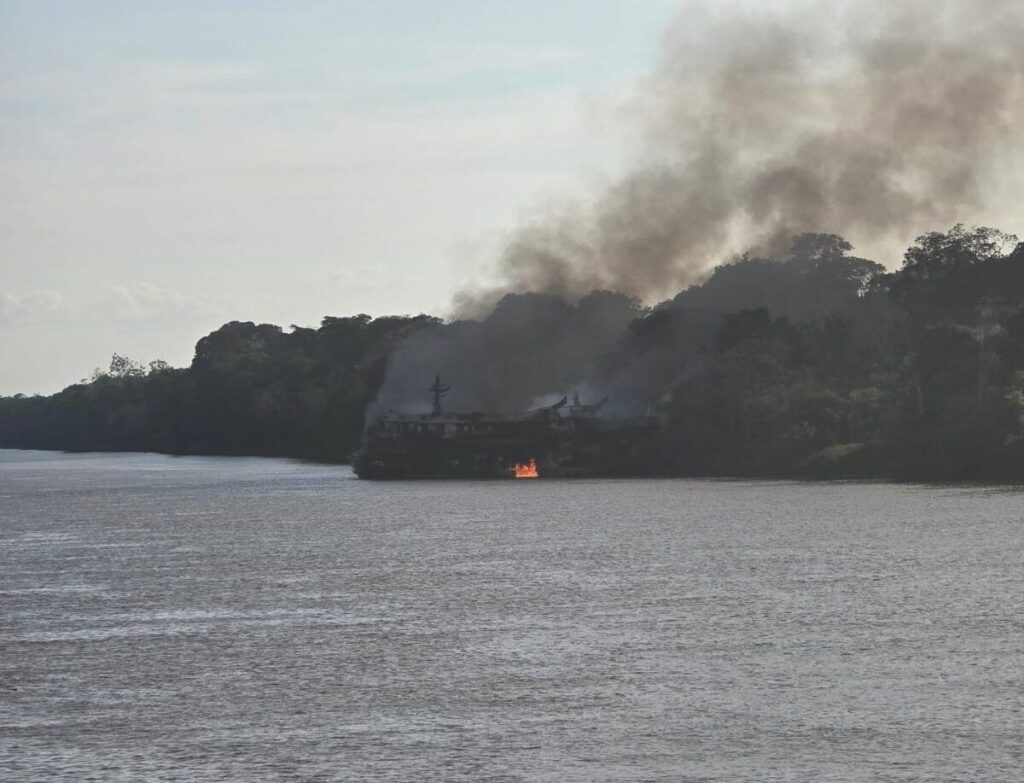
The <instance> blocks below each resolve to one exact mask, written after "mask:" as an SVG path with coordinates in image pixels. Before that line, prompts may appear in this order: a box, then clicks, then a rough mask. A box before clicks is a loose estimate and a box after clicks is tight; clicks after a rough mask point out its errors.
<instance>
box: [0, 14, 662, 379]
mask: <svg viewBox="0 0 1024 783" xmlns="http://www.w3.org/2000/svg"><path fill="white" fill-rule="evenodd" d="M676 5H677V4H676V3H674V2H671V0H666V1H665V2H659V1H658V0H647V1H646V2H641V1H638V0H602V2H600V3H595V2H590V1H588V0H560V2H557V3H553V2H550V0H516V1H515V2H479V1H478V0H436V1H431V2H426V1H424V0H374V1H373V2H366V0H359V1H355V0H352V1H349V2H344V1H339V0H330V1H328V0H323V1H322V2H320V1H318V0H301V1H297V0H291V1H290V2H287V3H285V2H269V1H266V2H263V1H261V0H246V2H240V1H239V2H229V1H228V0H224V1H223V2H200V1H198V0H164V1H163V2H144V1H143V0H130V1H129V0H125V1H124V2H115V1H113V0H103V1H99V0H68V1H67V2H56V1H54V0H25V1H23V2H12V1H10V0H0V80H2V81H0V113H2V122H0V327H2V332H0V394H10V393H14V392H27V393H33V392H52V391H55V390H58V389H60V388H62V387H63V386H65V385H67V384H69V383H72V382H74V381H77V380H78V379H79V378H82V377H84V376H86V375H88V374H89V373H90V371H91V370H92V368H94V367H96V366H106V364H107V363H108V362H109V359H110V355H111V353H113V352H115V351H117V352H119V353H127V354H128V355H130V356H132V357H133V358H136V359H139V360H145V361H148V360H150V359H155V358H162V359H166V360H168V361H170V362H171V363H173V364H186V363H188V361H189V360H190V359H191V355H192V349H193V346H194V343H195V341H196V340H197V339H198V338H199V337H201V336H202V335H204V334H206V333H207V332H209V331H211V330H212V329H214V328H216V327H217V326H219V325H220V324H222V323H224V322H225V321H228V320H235V319H237V320H255V321H270V322H274V323H279V324H282V325H285V326H287V325H288V324H291V323H297V324H302V325H314V324H316V323H317V322H318V321H319V320H320V318H321V317H322V316H324V315H346V314H352V313H357V312H368V313H371V314H383V313H416V312H420V311H430V312H443V311H444V310H445V308H446V307H447V305H448V303H449V299H450V296H451V294H452V292H453V290H455V289H456V288H457V287H458V286H459V285H460V284H462V283H463V282H464V281H465V280H466V279H467V278H480V277H481V276H485V275H486V273H487V272H488V271H489V270H490V269H491V264H492V262H493V258H494V255H495V250H496V248H497V247H498V246H499V245H500V241H501V237H502V235H503V233H504V232H506V231H507V230H509V229H511V228H512V227H513V226H514V225H515V223H516V222H517V219H518V218H519V217H520V216H521V215H522V213H523V212H524V211H528V210H529V209H530V208H531V207H532V206H535V205H536V204H537V203H538V202H539V201H541V200H543V199H544V198H546V197H550V196H551V195H552V194H556V193H560V192H562V190H563V189H571V188H572V187H577V186H578V185H579V183H580V182H581V181H584V182H585V181H586V180H587V178H588V177H597V176H599V175H600V174H601V173H602V172H605V171H607V170H608V169H609V168H614V166H615V165H616V154H617V153H616V150H617V149H618V148H619V145H617V144H616V139H615V131H614V130H612V129H610V128H608V127H606V124H605V123H603V122H602V121H601V118H602V116H603V114H604V112H605V110H606V108H607V107H608V106H609V105H610V99H613V98H614V96H616V95H617V94H621V93H622V91H624V90H626V89H628V87H629V85H630V84H632V83H633V82H634V81H635V80H636V79H637V78H639V77H642V76H643V74H644V73H646V72H647V71H648V70H649V69H650V68H651V65H652V63H654V62H655V61H656V59H657V53H658V44H659V34H660V31H661V30H662V29H663V27H664V26H665V24H666V22H667V21H668V19H669V18H670V17H671V16H672V15H673V11H674V9H675V7H676ZM613 124H614V123H609V124H608V125H613Z"/></svg>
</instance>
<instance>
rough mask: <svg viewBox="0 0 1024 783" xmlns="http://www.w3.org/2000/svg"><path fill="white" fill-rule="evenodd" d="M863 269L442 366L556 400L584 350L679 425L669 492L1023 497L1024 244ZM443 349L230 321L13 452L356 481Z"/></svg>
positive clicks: (392, 335)
mask: <svg viewBox="0 0 1024 783" xmlns="http://www.w3.org/2000/svg"><path fill="white" fill-rule="evenodd" d="M851 250H852V248H851V246H850V245H849V243H847V242H846V241H845V240H843V239H842V238H841V237H837V236H834V235H829V234H803V235H801V236H799V237H796V238H795V239H794V241H793V244H792V247H791V250H790V252H789V253H788V255H787V256H786V257H785V258H783V259H782V260H778V261H773V260H768V259H755V258H749V257H743V258H741V259H739V260H737V261H735V262H734V263H731V264H726V265H724V266H721V267H719V268H718V269H716V270H715V271H714V273H713V274H712V275H711V276H710V277H709V279H708V280H707V281H706V282H705V283H704V284H702V285H699V286H694V287H692V288H690V289H688V290H687V291H684V292H683V293H681V294H679V295H678V296H677V297H676V298H675V299H674V300H672V301H671V302H667V303H664V304H663V305H660V306H659V307H657V308H655V309H653V310H641V309H640V308H639V307H638V305H637V303H636V302H634V301H632V300H630V299H628V298H627V297H624V296H622V295H619V294H612V293H608V292H599V293H595V294H592V295H591V296H590V297H588V298H587V299H586V300H585V301H584V302H583V303H581V304H580V305H579V307H578V309H577V310H573V309H572V307H570V306H569V305H567V304H566V303H564V302H561V301H559V300H557V299H555V298H554V297H543V296H537V295H522V296H516V297H509V298H507V299H506V300H505V301H504V302H503V304H502V305H501V306H500V307H499V308H498V309H497V310H496V311H495V313H494V314H493V315H492V316H491V318H490V319H489V321H488V322H486V325H487V326H488V327H489V328H490V329H491V331H490V332H487V331H485V330H482V328H481V327H482V324H479V323H475V322H463V323H460V324H454V325H451V326H448V327H445V329H448V330H450V331H455V332H458V333H459V334H464V335H466V336H468V337H470V338H473V339H467V340H466V341H465V343H466V344H467V345H471V346H473V350H475V351H476V353H474V354H472V356H469V355H464V354H458V355H456V356H451V357H448V359H449V360H450V361H452V362H455V363H459V362H463V363H467V362H468V363H471V364H473V365H474V366H478V367H480V368H483V369H482V370H481V372H482V373H483V375H485V376H487V377H490V376H492V375H495V374H496V373H497V372H498V371H497V370H494V369H493V368H494V367H498V368H499V369H501V368H504V371H505V373H506V374H507V375H508V374H511V375H513V376H514V377H516V378H518V379H520V380H522V379H523V378H529V379H531V382H532V383H533V385H540V384H542V383H544V382H545V381H546V380H547V381H550V380H551V379H552V378H558V379H560V381H561V380H564V379H565V377H567V376H569V375H572V376H573V377H574V378H575V377H576V375H577V374H578V373H579V372H580V371H581V370H580V367H581V366H582V365H580V364H579V362H580V360H579V356H580V355H581V352H580V351H579V350H574V349H573V346H576V347H578V346H579V345H580V344H585V345H586V348H587V351H589V352H590V354H591V355H592V354H594V352H595V351H596V352H597V353H598V354H600V358H599V359H598V360H597V361H596V362H595V363H594V366H593V367H592V368H591V370H590V377H591V379H592V380H593V383H594V385H604V386H605V387H606V390H607V392H608V393H609V394H610V395H611V399H612V403H613V404H622V403H623V401H632V403H633V404H634V406H635V407H634V410H633V412H642V411H645V410H648V409H651V408H652V407H654V406H657V408H658V409H659V410H660V411H661V412H662V413H663V414H664V422H665V426H664V428H663V438H662V439H661V441H660V442H659V443H658V444H656V447H655V448H654V449H653V451H652V454H651V455H648V456H649V458H650V459H652V460H654V461H656V462H657V464H659V465H660V466H661V470H662V472H665V473H675V474H685V475H706V474H728V475H807V476H816V477H835V476H846V475H850V476H864V475H874V476H890V477H898V478H911V479H957V480H965V479H987V480H1014V481H1021V480H1024V245H1020V244H1017V240H1016V237H1013V236H1010V235H1006V234H1002V233H1001V232H998V231H996V230H994V229H990V228H975V229H966V228H964V227H963V226H960V225H958V226H954V227H953V228H952V229H951V230H950V231H948V232H946V233H938V232H933V233H930V234H925V235H923V236H921V237H919V238H918V239H917V241H916V242H915V243H914V245H913V246H912V247H911V248H910V249H908V251H907V253H906V256H905V261H904V265H903V267H902V268H901V269H900V270H898V271H896V272H893V273H885V272H884V270H883V269H882V267H880V266H879V265H878V264H875V263H874V262H871V261H866V260H864V259H859V258H856V257H854V256H851V255H850V251H851ZM569 315H571V316H572V317H569ZM505 322H507V324H506V323H505ZM623 324H628V326H627V327H625V329H623V328H622V325H623ZM503 325H507V326H508V327H509V328H507V329H502V328H501V327H502V326H503ZM513 327H514V328H513ZM439 329H440V321H438V320H437V319H435V318H430V317H427V316H419V317H416V318H406V317H390V318H376V319H374V318H370V317H369V316H367V315H356V316H352V317H349V318H333V317H328V318H324V319H323V321H322V323H321V324H320V326H319V328H316V329H310V328H301V327H292V329H291V330H290V331H284V330H282V329H281V328H280V327H277V326H272V325H269V324H254V323H250V322H244V323H243V322H232V323H229V324H225V325H224V326H223V327H221V328H220V329H218V330H217V331H215V332H213V333H211V334H209V335H207V336H206V337H204V338H203V339H201V340H200V341H199V343H198V344H197V345H196V352H195V358H194V359H193V361H192V364H191V366H190V367H188V368H186V369H175V368H171V367H170V366H168V365H167V364H166V363H165V362H160V361H154V362H151V363H150V364H149V366H148V371H147V368H146V367H144V366H143V365H142V364H140V363H138V362H135V361H133V360H131V359H128V358H127V357H124V356H120V355H118V354H115V355H114V357H113V358H112V360H111V363H110V367H109V370H108V371H107V372H102V371H97V372H96V374H95V375H94V376H93V378H92V380H91V381H89V382H82V383H79V384H75V385H73V386H69V387H68V388H67V389H65V390H64V391H62V392H60V393H59V394H56V395H53V396H52V397H24V396H22V395H16V396H14V397H4V398H0V446H6V447H12V446H13V447H26V448H50V449H93V450H95V449H101V450H102V449H124V450H156V451H165V452H171V453H200V454H261V455H284V456H292V457H302V458H310V459H318V460H336V461H342V460H345V459H347V457H348V455H349V454H350V453H351V452H352V451H353V450H354V448H355V446H356V445H357V442H358V440H359V438H360V436H361V433H362V430H363V415H364V411H365V410H366V407H367V404H368V403H369V402H370V401H372V400H373V399H374V398H375V396H376V394H377V391H378V389H379V388H380V387H381V384H382V383H383V381H384V376H385V371H386V368H387V362H388V359H389V357H390V356H391V355H392V354H393V352H395V350H396V348H397V347H398V346H399V345H402V344H404V345H405V347H406V352H408V350H409V346H410V345H411V346H413V347H414V348H415V346H416V345H417V344H419V343H417V342H415V341H413V342H407V340H408V338H410V337H411V336H412V335H414V334H417V333H418V334H419V337H421V338H431V339H432V338H433V337H434V336H436V334H437V333H438V331H439ZM566 332H573V334H566ZM576 332H578V333H585V336H587V337H588V339H589V342H587V341H582V343H581V339H580V338H579V337H578V336H577V335H576V334H575V333H576ZM493 334H498V335H501V336H502V337H501V339H500V340H499V339H498V338H494V337H493ZM486 335H492V337H487V339H485V337H486ZM609 335H615V336H614V337H609ZM501 340H504V341H505V342H501ZM516 341H518V342H516ZM422 342H423V344H428V343H429V339H427V340H425V341H422ZM550 345H559V346H564V347H565V350H559V351H553V352H552V351H548V352H547V353H545V352H544V351H543V350H541V349H542V348H544V347H545V346H550ZM534 346H539V347H538V348H537V350H534V348H533V347H534ZM602 346H603V347H602ZM512 348H514V349H515V351H514V352H512V353H514V355H516V356H520V357H525V358H523V360H522V366H520V365H519V364H516V365H515V366H511V365H510V362H509V359H508V356H509V355H511V354H510V351H511V349H512ZM602 351H603V352H602ZM545 357H546V358H545ZM421 358H423V360H424V361H433V359H432V358H430V357H421ZM549 365H550V366H549ZM427 369H429V370H430V371H431V372H432V371H434V369H435V368H433V367H432V366H431V367H429V368H427ZM417 372H418V370H417ZM425 377H426V376H425ZM485 380H486V378H485ZM492 380H493V379H492ZM495 382H501V379H500V378H498V379H497V380H496V381H495ZM563 390H564V389H563ZM552 391H555V390H554V389H552Z"/></svg>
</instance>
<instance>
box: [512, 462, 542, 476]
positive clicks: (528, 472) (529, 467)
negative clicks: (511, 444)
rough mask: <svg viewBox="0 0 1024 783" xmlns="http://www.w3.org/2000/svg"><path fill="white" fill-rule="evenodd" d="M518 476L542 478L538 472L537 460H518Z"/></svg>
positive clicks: (516, 469)
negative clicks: (523, 461)
mask: <svg viewBox="0 0 1024 783" xmlns="http://www.w3.org/2000/svg"><path fill="white" fill-rule="evenodd" d="M515 471H516V478H517V479H521V478H540V473H538V472H537V460H535V459H531V460H530V461H529V462H527V463H525V464H524V463H522V462H517V463H516V467H515Z"/></svg>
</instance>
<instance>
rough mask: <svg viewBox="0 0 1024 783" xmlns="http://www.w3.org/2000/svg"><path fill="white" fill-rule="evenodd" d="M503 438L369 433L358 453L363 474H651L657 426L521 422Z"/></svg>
mask: <svg viewBox="0 0 1024 783" xmlns="http://www.w3.org/2000/svg"><path fill="white" fill-rule="evenodd" d="M511 429H512V431H511V432H508V433H506V434H505V435H503V436H501V437H495V436H479V437H474V436H465V437H444V436H436V435H430V434H422V433H417V434H415V435H402V436H393V435H387V434H380V433H368V434H367V436H366V438H365V439H364V442H363V445H362V447H361V448H360V450H359V451H358V452H357V453H356V454H355V455H354V458H353V469H354V470H355V472H356V475H357V476H359V477H360V478H365V479H375V480H394V479H503V478H509V479H511V478H515V477H516V470H515V468H516V465H520V466H522V465H526V464H528V463H530V462H533V463H534V464H535V465H536V468H537V474H538V477H540V478H593V477H616V476H640V475H650V473H651V470H650V467H649V466H650V464H652V463H651V460H650V459H649V453H650V444H651V442H652V439H653V436H654V435H655V433H656V431H657V428H656V426H655V425H654V424H652V423H651V422H650V421H647V420H645V421H643V422H641V423H639V424H618V423H616V422H614V421H612V422H601V423H600V424H595V425H592V426H588V427H585V428H584V427H579V428H574V429H573V430H571V431H568V432H555V433H552V432H551V431H550V428H546V427H536V426H523V427H521V428H511Z"/></svg>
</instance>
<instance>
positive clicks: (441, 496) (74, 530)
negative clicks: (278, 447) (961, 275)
mask: <svg viewBox="0 0 1024 783" xmlns="http://www.w3.org/2000/svg"><path fill="white" fill-rule="evenodd" d="M1022 769H1024V492H1021V491H1020V490H1014V489H999V488H995V489H979V488H956V487H953V488H950V487H922V486H899V485H891V484H881V483H840V484H801V483H783V482H728V481H683V480H678V481H676V480H661V481H646V480H624V481H574V482H561V481H550V482H549V481H544V480H540V481H525V482H524V481H519V482H516V481H507V482H418V483H416V482H409V483H404V482H402V483H372V482H363V481H358V480H355V479H353V477H352V474H351V473H350V471H349V470H348V469H347V468H344V467H330V466H316V465H307V464H301V463H295V462H288V461H282V460H268V459H227V458H225V459H221V458H194V457H187V458H173V457H165V456H158V455H139V454H135V455H125V454H111V455H95V454H93V455H63V454H55V453H46V452H13V451H0V779H3V780H5V781H51V780H60V781H64V780H66V781H93V780H95V781H107V780H111V781H118V780H125V781H215V780H218V781H220V780H224V781H276V780H282V781H285V780H287V781H336V780H337V781H370V780H380V781H391V780H396V781H399V780H400V781H633V780H636V781H698V780H699V781H777V780H786V781H790V780H792V781H804V780H806V781H860V780H894V781H896V780H907V781H910V780H913V781H925V780H928V781H940V780H941V781H962V780H978V781H1020V780H1022V779H1024V772H1022Z"/></svg>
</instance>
